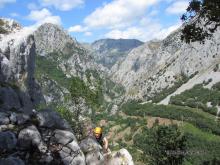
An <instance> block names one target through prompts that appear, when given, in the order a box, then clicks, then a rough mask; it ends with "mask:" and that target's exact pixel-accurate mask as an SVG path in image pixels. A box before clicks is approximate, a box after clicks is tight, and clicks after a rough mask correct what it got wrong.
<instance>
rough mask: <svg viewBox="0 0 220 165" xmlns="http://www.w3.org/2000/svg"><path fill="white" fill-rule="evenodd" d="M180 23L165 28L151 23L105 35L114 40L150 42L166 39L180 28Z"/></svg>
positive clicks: (113, 31)
mask: <svg viewBox="0 0 220 165" xmlns="http://www.w3.org/2000/svg"><path fill="white" fill-rule="evenodd" d="M180 25H181V24H180V23H177V24H175V25H172V26H170V27H167V28H164V27H162V26H161V25H160V24H159V23H156V22H151V23H150V24H148V26H133V27H128V28H126V29H124V30H118V29H114V30H112V31H110V32H108V33H106V34H105V37H106V38H114V39H120V38H123V39H133V38H135V39H139V40H142V41H149V40H152V39H164V38H165V37H167V36H168V35H169V34H170V33H171V32H173V31H174V30H176V29H178V28H179V27H180Z"/></svg>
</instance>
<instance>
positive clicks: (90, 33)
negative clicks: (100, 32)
mask: <svg viewBox="0 0 220 165" xmlns="http://www.w3.org/2000/svg"><path fill="white" fill-rule="evenodd" d="M84 35H85V36H91V35H92V32H85V33H84Z"/></svg>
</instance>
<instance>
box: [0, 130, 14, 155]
mask: <svg viewBox="0 0 220 165" xmlns="http://www.w3.org/2000/svg"><path fill="white" fill-rule="evenodd" d="M16 144H17V139H16V136H15V134H14V133H12V132H10V131H6V132H0V150H6V151H10V150H13V149H14V148H15V147H16Z"/></svg>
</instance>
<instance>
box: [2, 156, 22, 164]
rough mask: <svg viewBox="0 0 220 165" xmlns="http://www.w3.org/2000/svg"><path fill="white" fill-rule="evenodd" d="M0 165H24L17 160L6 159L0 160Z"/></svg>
mask: <svg viewBox="0 0 220 165" xmlns="http://www.w3.org/2000/svg"><path fill="white" fill-rule="evenodd" d="M0 165H25V164H24V162H23V161H22V160H21V159H19V158H14V157H8V158H6V159H0Z"/></svg>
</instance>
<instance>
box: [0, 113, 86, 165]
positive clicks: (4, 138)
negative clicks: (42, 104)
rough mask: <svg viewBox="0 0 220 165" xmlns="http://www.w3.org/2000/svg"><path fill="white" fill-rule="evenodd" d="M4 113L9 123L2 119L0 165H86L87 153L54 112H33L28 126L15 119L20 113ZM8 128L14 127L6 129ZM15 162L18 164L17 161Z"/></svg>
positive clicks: (0, 121)
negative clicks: (8, 164)
mask: <svg viewBox="0 0 220 165" xmlns="http://www.w3.org/2000/svg"><path fill="white" fill-rule="evenodd" d="M1 114H2V116H5V118H8V120H9V122H8V121H7V123H5V119H3V118H0V123H4V124H5V126H4V125H2V124H1V125H0V128H4V129H0V149H1V151H0V155H2V156H1V158H2V159H0V162H1V163H2V162H10V163H11V164H12V165H14V164H16V163H18V162H20V163H19V164H22V163H23V164H32V163H33V162H34V163H35V164H42V163H45V164H49V163H52V164H54V163H55V164H62V163H63V164H66V165H75V164H79V165H84V164H85V158H84V154H83V152H82V151H81V149H80V147H79V145H78V142H77V139H76V138H75V136H74V134H73V133H72V132H71V131H68V130H63V129H65V128H66V129H69V130H71V129H70V126H69V125H68V124H67V123H66V121H64V119H62V118H61V117H60V116H59V115H58V114H56V113H55V112H54V111H52V110H49V109H48V110H42V111H40V112H34V113H33V115H29V116H28V117H29V119H30V120H27V121H26V122H25V123H21V122H19V120H20V119H19V118H14V117H13V116H18V115H19V114H20V113H18V112H11V111H7V112H1ZM23 115H24V114H23ZM39 116H41V117H39ZM54 116H55V117H54ZM12 119H13V120H12ZM48 121H49V122H48ZM42 123H43V124H42ZM64 123H65V125H64ZM7 125H12V126H10V127H6V126H7ZM61 128H63V129H62V130H61ZM14 159H19V161H18V162H14V161H13V160H14Z"/></svg>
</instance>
